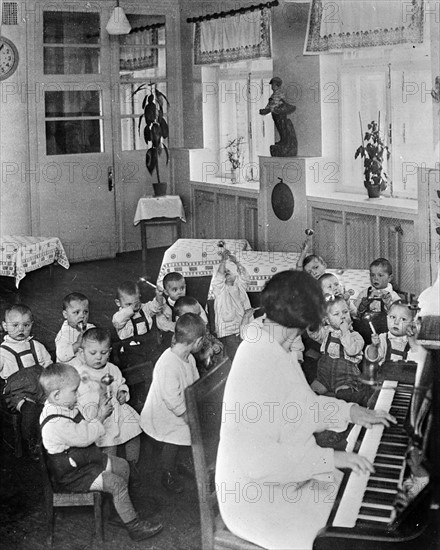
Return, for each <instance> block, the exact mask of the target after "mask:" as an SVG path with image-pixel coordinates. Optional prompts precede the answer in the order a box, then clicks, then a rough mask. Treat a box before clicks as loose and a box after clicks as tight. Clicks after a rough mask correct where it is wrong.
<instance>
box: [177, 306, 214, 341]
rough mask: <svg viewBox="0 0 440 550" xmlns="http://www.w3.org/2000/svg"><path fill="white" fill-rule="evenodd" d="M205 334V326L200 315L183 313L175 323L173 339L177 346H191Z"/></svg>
mask: <svg viewBox="0 0 440 550" xmlns="http://www.w3.org/2000/svg"><path fill="white" fill-rule="evenodd" d="M205 334H206V326H205V322H204V321H203V319H202V318H201V317H200V315H196V314H195V313H184V314H183V315H182V316H181V317H179V318H178V319H177V321H176V327H175V329H174V339H175V341H176V342H177V343H178V344H192V343H193V342H195V341H196V340H197V338H200V337H201V336H204V335H205Z"/></svg>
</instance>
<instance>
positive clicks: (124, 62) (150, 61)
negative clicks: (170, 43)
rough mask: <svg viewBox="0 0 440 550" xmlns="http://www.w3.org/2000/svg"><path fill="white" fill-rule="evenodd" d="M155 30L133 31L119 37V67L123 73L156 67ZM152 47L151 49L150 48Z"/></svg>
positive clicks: (156, 31)
mask: <svg viewBox="0 0 440 550" xmlns="http://www.w3.org/2000/svg"><path fill="white" fill-rule="evenodd" d="M157 37H158V30H157V28H153V29H148V28H147V29H140V30H137V29H133V30H132V32H131V33H130V34H127V35H125V36H123V37H122V36H121V37H120V39H121V47H120V60H119V67H120V69H121V71H122V70H125V71H135V70H139V69H150V68H152V67H157V60H158V51H157V48H155V47H154V46H157ZM152 46H153V47H152Z"/></svg>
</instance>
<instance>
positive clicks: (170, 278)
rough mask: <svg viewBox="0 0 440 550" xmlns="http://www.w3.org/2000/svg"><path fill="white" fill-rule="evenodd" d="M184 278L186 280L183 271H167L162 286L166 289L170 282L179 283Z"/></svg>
mask: <svg viewBox="0 0 440 550" xmlns="http://www.w3.org/2000/svg"><path fill="white" fill-rule="evenodd" d="M182 279H183V280H185V277H184V276H183V275H182V274H181V273H179V272H177V271H172V272H171V273H167V274H166V275H165V277H164V278H163V281H162V286H163V287H164V288H165V289H166V288H167V286H168V285H169V284H170V283H177V282H178V281H181V280H182Z"/></svg>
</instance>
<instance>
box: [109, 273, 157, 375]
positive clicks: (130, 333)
mask: <svg viewBox="0 0 440 550" xmlns="http://www.w3.org/2000/svg"><path fill="white" fill-rule="evenodd" d="M115 303H116V305H117V306H118V307H119V311H118V312H117V313H115V314H114V315H113V319H112V323H113V326H114V327H115V329H116V332H117V333H118V336H119V338H120V340H121V341H122V346H121V347H120V349H119V361H120V366H121V368H124V367H128V366H131V365H136V364H138V363H143V362H145V361H149V360H150V361H152V362H153V364H154V363H155V362H156V360H157V358H158V357H159V356H160V354H161V352H162V351H163V349H162V348H161V345H160V334H159V332H158V331H157V327H156V323H155V316H156V315H157V314H158V313H160V312H161V311H162V308H163V305H164V298H163V295H162V294H161V293H160V292H159V291H156V297H155V298H154V300H151V302H146V303H142V302H141V294H140V291H139V286H138V285H137V284H136V283H134V282H132V281H125V282H123V283H121V284H120V285H119V286H118V288H117V298H116V299H115Z"/></svg>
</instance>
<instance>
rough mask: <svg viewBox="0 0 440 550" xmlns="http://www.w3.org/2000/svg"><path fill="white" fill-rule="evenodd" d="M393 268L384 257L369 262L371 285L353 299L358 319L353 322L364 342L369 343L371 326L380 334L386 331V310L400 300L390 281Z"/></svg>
mask: <svg viewBox="0 0 440 550" xmlns="http://www.w3.org/2000/svg"><path fill="white" fill-rule="evenodd" d="M392 279H393V268H392V266H391V263H390V262H389V261H388V260H387V259H386V258H378V259H377V260H374V261H373V262H371V264H370V281H371V286H369V287H368V288H366V289H364V290H363V291H361V292H360V293H359V295H358V297H357V299H356V301H355V305H356V307H357V312H358V317H359V319H358V320H356V321H355V323H354V329H355V330H356V331H358V332H359V333H360V334H361V336H362V338H363V339H364V341H365V343H366V344H370V343H371V335H372V331H371V326H370V323H371V324H372V325H373V326H374V330H375V332H377V334H380V333H382V332H387V311H388V308H389V307H390V306H391V304H392V303H393V302H395V301H397V300H400V296H399V295H398V294H397V292H395V291H394V290H393V286H392V284H391V281H392Z"/></svg>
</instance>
